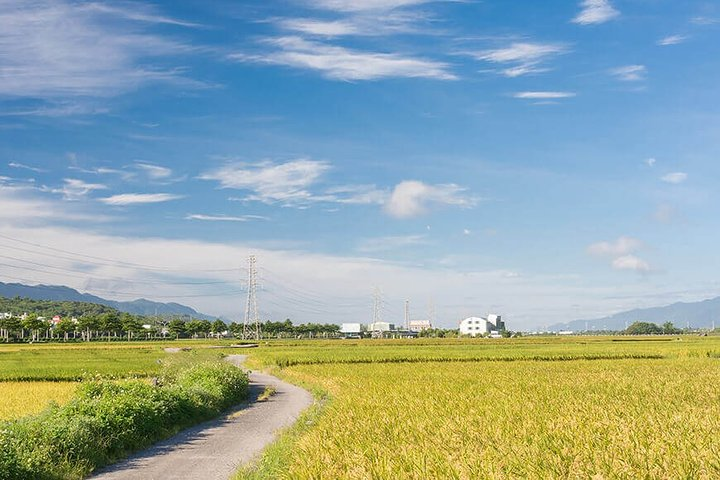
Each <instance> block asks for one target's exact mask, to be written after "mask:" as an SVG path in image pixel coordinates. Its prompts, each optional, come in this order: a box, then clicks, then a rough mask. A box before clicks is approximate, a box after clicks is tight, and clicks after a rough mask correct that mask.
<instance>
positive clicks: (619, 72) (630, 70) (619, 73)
mask: <svg viewBox="0 0 720 480" xmlns="http://www.w3.org/2000/svg"><path fill="white" fill-rule="evenodd" d="M610 74H611V75H613V76H614V77H615V78H617V79H618V80H621V81H623V82H640V81H643V80H645V78H646V76H647V67H645V65H623V66H622V67H617V68H613V69H612V70H610Z"/></svg>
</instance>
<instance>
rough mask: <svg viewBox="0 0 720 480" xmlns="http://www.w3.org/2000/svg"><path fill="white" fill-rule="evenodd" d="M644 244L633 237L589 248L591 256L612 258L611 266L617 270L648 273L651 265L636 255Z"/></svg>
mask: <svg viewBox="0 0 720 480" xmlns="http://www.w3.org/2000/svg"><path fill="white" fill-rule="evenodd" d="M643 246H644V245H643V243H642V242H641V241H640V240H638V239H636V238H632V237H624V236H623V237H619V238H618V239H617V240H616V241H614V242H598V243H593V244H592V245H590V246H589V247H588V248H587V251H588V253H589V254H590V255H593V256H599V257H607V258H610V259H611V261H610V265H611V266H612V268H613V269H615V270H632V271H635V272H638V273H647V272H649V271H650V270H651V268H650V264H648V263H647V262H646V261H645V260H642V259H641V258H639V257H637V256H636V255H634V252H636V251H637V250H640V249H641V248H642V247H643Z"/></svg>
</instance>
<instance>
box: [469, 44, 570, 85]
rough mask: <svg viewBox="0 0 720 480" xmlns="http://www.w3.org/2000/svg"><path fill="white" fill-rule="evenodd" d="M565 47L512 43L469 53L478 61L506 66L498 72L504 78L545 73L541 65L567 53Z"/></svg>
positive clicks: (560, 45)
mask: <svg viewBox="0 0 720 480" xmlns="http://www.w3.org/2000/svg"><path fill="white" fill-rule="evenodd" d="M568 51H569V49H568V47H567V46H566V45H563V44H559V43H534V42H513V43H511V44H510V45H508V46H505V47H501V48H496V49H490V50H482V51H479V52H474V53H470V55H471V56H473V57H474V58H476V59H478V60H483V61H486V62H491V63H495V64H501V65H508V67H505V68H502V69H501V70H499V72H500V73H501V74H503V75H505V76H506V77H519V76H522V75H527V74H531V73H541V72H546V71H548V70H549V68H547V67H545V66H543V65H542V64H543V63H544V62H546V61H547V60H549V59H551V58H553V57H556V56H558V55H561V54H564V53H568Z"/></svg>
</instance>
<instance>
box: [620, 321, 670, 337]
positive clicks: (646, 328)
mask: <svg viewBox="0 0 720 480" xmlns="http://www.w3.org/2000/svg"><path fill="white" fill-rule="evenodd" d="M660 333H663V329H662V328H661V327H659V326H658V325H657V324H655V323H650V322H635V323H633V324H632V325H630V326H629V327H628V328H626V329H625V334H626V335H657V334H660Z"/></svg>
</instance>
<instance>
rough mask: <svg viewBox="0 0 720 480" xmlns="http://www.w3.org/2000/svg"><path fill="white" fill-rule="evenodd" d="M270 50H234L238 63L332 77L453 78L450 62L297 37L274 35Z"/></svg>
mask: <svg viewBox="0 0 720 480" xmlns="http://www.w3.org/2000/svg"><path fill="white" fill-rule="evenodd" d="M263 43H264V44H265V45H267V46H268V47H270V49H271V50H270V51H267V52H265V53H262V54H259V55H248V54H245V53H236V54H231V55H229V56H228V58H229V59H231V60H236V61H239V62H254V63H266V64H271V65H283V66H287V67H294V68H302V69H308V70H316V71H319V72H321V73H322V75H323V76H325V77H326V78H329V79H332V80H345V81H354V80H378V79H382V78H430V79H435V80H454V79H456V76H455V75H453V74H452V73H451V72H450V70H449V65H448V64H446V63H443V62H438V61H435V60H429V59H423V58H416V57H411V56H403V55H401V54H397V53H378V52H366V51H359V50H353V49H349V48H345V47H340V46H335V45H330V44H326V43H320V42H314V41H309V40H305V39H303V38H300V37H294V36H288V37H276V38H269V39H265V40H264V42H263Z"/></svg>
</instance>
